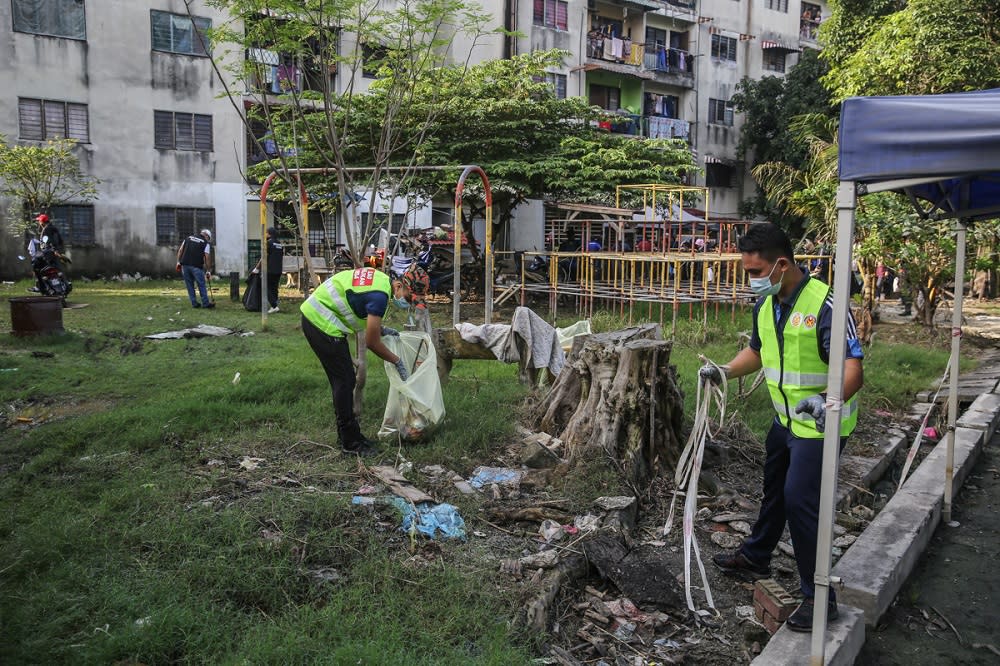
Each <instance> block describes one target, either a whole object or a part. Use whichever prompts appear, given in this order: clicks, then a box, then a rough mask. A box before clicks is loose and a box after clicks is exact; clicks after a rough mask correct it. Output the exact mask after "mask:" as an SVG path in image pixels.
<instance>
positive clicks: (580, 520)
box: [573, 513, 601, 532]
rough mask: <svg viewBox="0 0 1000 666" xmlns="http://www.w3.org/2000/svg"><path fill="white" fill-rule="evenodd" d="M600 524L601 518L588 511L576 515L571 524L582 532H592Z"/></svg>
mask: <svg viewBox="0 0 1000 666" xmlns="http://www.w3.org/2000/svg"><path fill="white" fill-rule="evenodd" d="M600 524H601V519H600V518H598V517H597V516H595V515H593V514H590V513H588V514H587V515H586V516H577V517H576V519H575V520H574V521H573V526H574V527H576V528H577V529H578V530H580V531H582V532H593V531H594V530H596V529H597V528H598V527H599V526H600Z"/></svg>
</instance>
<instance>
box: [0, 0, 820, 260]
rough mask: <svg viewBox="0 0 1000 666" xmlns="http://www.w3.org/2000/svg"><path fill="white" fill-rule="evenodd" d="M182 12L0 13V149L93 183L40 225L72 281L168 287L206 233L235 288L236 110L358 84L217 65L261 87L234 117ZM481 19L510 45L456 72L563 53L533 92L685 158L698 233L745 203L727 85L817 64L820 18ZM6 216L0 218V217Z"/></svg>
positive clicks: (530, 10)
mask: <svg viewBox="0 0 1000 666" xmlns="http://www.w3.org/2000/svg"><path fill="white" fill-rule="evenodd" d="M190 4H191V12H192V14H193V15H194V20H193V21H192V19H191V18H190V17H189V16H188V13H187V8H186V6H185V2H184V1H183V0H146V1H139V0H9V1H7V2H0V34H2V35H3V37H4V38H3V39H0V54H2V55H3V56H5V58H6V61H7V62H8V66H7V67H6V68H4V70H3V71H2V72H0V83H2V84H3V89H4V90H5V93H4V95H3V96H0V134H3V135H4V136H5V137H6V139H7V141H8V143H13V142H19V143H32V142H40V141H44V140H45V139H47V138H52V137H56V136H69V137H71V138H76V139H78V140H79V145H78V146H77V148H76V149H75V151H76V154H77V155H78V156H79V158H80V161H81V165H82V167H83V169H84V171H85V172H87V173H88V174H90V175H92V176H95V177H97V178H98V179H100V181H101V182H100V185H99V197H98V199H97V200H96V201H93V202H91V203H83V202H81V204H80V205H75V204H73V205H68V206H61V207H58V208H57V209H56V210H54V211H52V216H53V217H54V218H55V220H56V222H57V224H58V225H59V226H60V228H62V229H63V230H64V235H65V236H66V237H67V240H68V244H69V245H70V247H71V248H72V256H73V262H74V263H73V271H74V272H76V273H84V274H91V275H96V274H103V275H111V274H116V273H121V272H128V273H134V272H142V273H146V274H150V273H152V274H156V273H161V274H162V273H164V272H167V271H169V270H171V269H172V266H173V263H174V252H175V250H176V248H177V245H178V243H179V242H180V240H182V239H183V238H184V237H185V236H186V235H188V234H189V233H192V232H194V231H196V230H197V229H200V228H204V227H208V228H210V229H212V230H213V232H214V243H213V245H214V246H215V253H216V256H215V265H216V267H217V270H218V271H219V272H228V271H239V272H241V273H242V272H245V270H246V267H247V264H248V255H252V254H253V248H254V247H256V246H257V245H259V236H260V222H259V216H258V210H259V203H258V201H256V200H255V199H254V198H253V197H252V196H251V194H250V192H251V191H252V189H253V188H252V187H248V185H247V183H246V182H245V180H244V178H243V174H244V172H245V169H246V167H247V165H249V164H252V163H254V162H255V161H260V160H261V159H264V158H265V157H266V155H261V154H257V153H259V152H260V147H261V146H263V145H266V143H258V142H254V141H253V140H252V138H251V137H250V136H248V132H247V130H246V128H245V127H244V123H243V119H242V117H241V114H242V113H243V112H244V109H245V108H247V107H248V105H252V104H254V103H257V102H259V100H260V97H261V95H267V94H268V93H269V92H272V93H280V92H281V85H282V81H284V82H285V85H287V84H288V82H289V81H291V82H293V85H296V86H302V87H308V86H310V85H312V86H315V85H319V83H320V82H319V79H317V76H319V77H326V76H328V77H329V84H330V85H331V86H332V87H333V88H334V89H337V90H344V89H346V87H347V86H348V85H352V84H353V85H355V86H356V89H358V90H363V89H364V87H365V84H366V77H367V76H369V75H367V74H366V73H365V72H364V71H363V69H362V71H358V72H354V73H351V74H352V75H353V82H352V81H351V79H350V78H349V73H348V72H346V71H335V72H334V71H331V72H321V73H317V72H309V71H305V70H304V69H299V68H298V66H297V65H296V63H293V62H292V63H286V62H284V61H282V60H281V54H276V53H270V52H266V51H263V50H259V49H249V50H247V52H246V53H238V52H236V51H233V53H235V54H236V55H234V56H233V57H246V58H249V59H251V60H258V61H259V62H260V63H261V64H266V65H267V67H265V68H262V71H266V72H270V74H271V78H270V80H268V79H267V78H266V76H265V78H263V79H262V80H259V81H241V82H233V81H230V82H228V83H229V84H230V86H236V91H235V92H236V99H237V103H236V104H235V105H234V104H233V103H232V102H231V101H230V99H229V98H227V97H226V96H225V95H223V94H222V93H223V92H224V90H223V85H222V83H221V81H220V79H219V77H218V75H217V73H216V70H215V68H214V67H213V63H212V61H211V58H210V57H209V54H208V52H207V50H206V45H205V42H204V41H203V37H204V30H205V29H207V28H209V27H210V26H212V25H214V24H218V23H221V22H224V21H231V20H232V19H231V18H230V17H228V16H226V15H223V14H221V13H220V12H218V11H217V10H215V9H213V8H211V7H209V6H208V5H207V4H206V3H205V2H204V1H196V2H192V3H190ZM482 5H483V8H484V9H485V10H487V11H489V12H491V13H492V14H493V17H494V22H495V26H497V27H500V26H502V27H505V28H507V29H508V30H511V31H516V35H515V36H511V37H506V38H505V37H500V36H496V35H491V36H489V37H487V38H485V39H479V40H477V41H476V42H475V43H472V42H471V41H468V40H466V39H464V38H462V37H459V38H458V39H456V40H455V41H454V43H453V44H452V45H451V48H452V51H453V54H452V57H453V59H454V60H455V61H456V62H464V61H469V62H471V63H476V62H482V61H485V60H489V59H493V58H504V57H511V56H513V55H517V54H521V53H529V52H531V51H534V50H538V49H551V48H560V49H563V50H565V51H566V52H567V53H568V55H567V57H566V59H565V61H564V63H563V66H562V67H559V68H554V69H553V70H552V71H550V72H549V73H548V75H547V76H548V79H549V81H550V82H551V83H552V85H553V88H554V89H555V91H556V93H557V95H560V96H580V97H584V98H586V99H587V100H589V101H590V103H591V104H594V105H596V106H599V107H601V108H603V109H606V110H608V111H609V112H611V113H613V114H614V115H613V119H612V120H611V121H609V122H607V123H606V124H605V125H606V129H607V130H608V131H610V132H618V133H624V134H628V135H633V136H635V137H636V140H642V139H643V138H644V137H665V138H678V139H682V140H684V141H687V142H688V143H689V145H690V146H691V148H692V150H693V151H694V153H695V155H696V162H697V164H698V166H699V167H701V168H702V169H703V172H702V173H701V174H700V175H699V176H697V177H696V178H695V179H694V181H693V182H691V183H690V184H692V185H699V186H708V187H710V188H711V197H710V201H708V202H707V205H706V208H707V213H708V215H709V217H711V218H713V219H717V218H732V217H735V216H736V215H737V211H738V207H739V203H740V202H741V201H742V200H743V199H745V198H747V197H749V196H751V195H752V194H753V193H754V188H755V184H754V182H753V180H752V179H751V178H750V177H749V175H748V174H747V173H746V169H745V166H744V165H743V164H742V163H740V162H739V161H738V160H737V144H738V140H739V132H740V126H741V118H740V117H739V114H736V113H734V111H733V106H732V102H731V98H732V96H733V94H734V93H735V90H736V85H737V83H738V82H739V81H740V79H742V78H743V77H750V78H753V79H758V78H761V77H762V76H766V75H778V76H781V75H783V73H784V72H786V71H787V70H788V69H790V68H791V67H792V66H794V64H795V63H796V62H797V58H798V54H799V53H800V52H801V51H802V49H804V48H817V44H816V41H815V39H816V28H817V27H818V25H819V21H820V20H821V19H822V17H823V16H824V15H825V14H826V11H827V10H826V7H825V3H824V2H823V0H813V1H811V2H806V1H805V0H531V1H530V2H528V1H526V0H495V1H494V2H483V3H482ZM339 39H340V40H341V43H340V48H342V49H349V48H354V44H353V43H352V42H351V36H350V35H340V36H339ZM219 50H220V51H222V49H219ZM216 55H217V56H218V55H220V54H216ZM282 77H284V78H282ZM275 86H277V88H275ZM269 87H270V88H271V90H270V91H269ZM241 91H242V95H243V99H242V102H243V104H242V105H241V104H240V103H239V98H240V93H241ZM241 107H242V108H241ZM7 203H8V202H0V206H2V208H3V211H4V214H6V210H7ZM366 205H367V204H362V205H360V206H359V212H362V213H363V212H365V207H366ZM379 205H380V208H382V209H383V210H384V211H385V216H386V220H387V223H388V226H390V227H393V228H394V230H395V228H398V227H400V226H403V225H406V226H429V225H430V224H432V223H439V222H440V221H441V220H439V219H437V218H438V217H443V216H446V215H447V213H448V203H447V202H445V203H444V204H442V206H439V207H435V206H433V205H428V206H425V207H424V208H423V209H422V210H417V211H413V210H411V209H409V208H408V207H407V206H406V204H405V202H382V203H380V204H379ZM539 210H540V206H538V205H536V204H529V205H525V206H522V207H521V208H520V209H519V210H518V211H517V213H516V216H517V219H518V220H519V222H518V224H517V225H516V226H517V227H519V229H518V231H517V233H512V234H511V238H512V241H513V244H514V246H515V247H520V248H531V247H533V246H534V247H541V241H542V233H543V232H542V225H541V218H540V216H539V215H538V211H539ZM29 212H34V211H29ZM6 226H7V224H6V221H5V224H4V227H6ZM310 228H311V232H310V234H311V237H310V240H309V242H310V245H314V244H317V245H318V244H320V243H321V242H322V243H329V242H330V241H331V240H332V241H334V242H342V239H340V238H337V235H338V234H337V230H336V229H335V228H334V227H332V226H331V228H330V229H328V230H327V229H324V227H323V220H322V219H321V218H319V217H317V218H316V219H315V222H314V223H313V224H311V227H310ZM313 235H315V236H316V237H315V238H313V237H312V236H313ZM331 235H332V238H330V237H329V236H331ZM25 242H26V239H25V238H23V237H15V236H12V235H11V234H10V233H7V232H6V229H4V231H3V233H0V276H2V277H3V278H5V279H10V278H12V277H25V276H27V274H28V272H29V269H28V266H27V263H26V262H23V261H19V260H18V259H17V256H18V255H23V254H24V246H25ZM249 261H250V262H252V261H253V257H252V256H251V257H249Z"/></svg>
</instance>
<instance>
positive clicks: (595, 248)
mask: <svg viewBox="0 0 1000 666" xmlns="http://www.w3.org/2000/svg"><path fill="white" fill-rule="evenodd" d="M587 250H589V251H590V252H600V251H601V244H600V242H598V241H595V240H592V241H590V242H589V243H587Z"/></svg>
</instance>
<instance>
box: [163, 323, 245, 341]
mask: <svg viewBox="0 0 1000 666" xmlns="http://www.w3.org/2000/svg"><path fill="white" fill-rule="evenodd" d="M233 333H234V331H233V330H232V329H230V328H223V327H222V326H210V325H208V324H198V325H197V326H195V327H194V328H182V329H181V330H179V331H167V332H166V333H154V334H152V335H147V336H146V338H148V339H150V340H181V339H184V338H218V337H222V336H224V335H232V334H233Z"/></svg>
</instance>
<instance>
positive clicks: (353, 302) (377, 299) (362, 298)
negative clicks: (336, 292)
mask: <svg viewBox="0 0 1000 666" xmlns="http://www.w3.org/2000/svg"><path fill="white" fill-rule="evenodd" d="M347 302H348V303H349V304H350V306H351V309H352V310H354V314H356V315H358V316H359V317H361V318H362V319H367V318H368V315H374V316H376V317H384V316H385V312H386V310H388V309H389V296H388V295H387V294H386V293H385V292H382V291H367V292H364V293H362V294H355V293H354V292H350V291H349V292H347Z"/></svg>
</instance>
